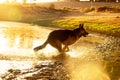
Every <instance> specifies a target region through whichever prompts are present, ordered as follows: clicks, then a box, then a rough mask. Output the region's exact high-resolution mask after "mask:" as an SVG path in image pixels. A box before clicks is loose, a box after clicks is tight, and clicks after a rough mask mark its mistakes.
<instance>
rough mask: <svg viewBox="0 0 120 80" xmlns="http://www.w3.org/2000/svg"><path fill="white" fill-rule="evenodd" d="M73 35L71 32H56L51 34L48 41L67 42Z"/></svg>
mask: <svg viewBox="0 0 120 80" xmlns="http://www.w3.org/2000/svg"><path fill="white" fill-rule="evenodd" d="M71 34H72V31H71V30H55V31H53V32H51V33H50V34H49V36H48V41H55V40H59V41H61V42H63V41H65V40H67V39H68V37H69V36H70V35H71Z"/></svg>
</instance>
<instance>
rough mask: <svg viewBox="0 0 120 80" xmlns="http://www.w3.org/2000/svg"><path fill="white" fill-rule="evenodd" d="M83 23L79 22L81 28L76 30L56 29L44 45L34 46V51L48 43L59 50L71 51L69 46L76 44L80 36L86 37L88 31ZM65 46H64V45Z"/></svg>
mask: <svg viewBox="0 0 120 80" xmlns="http://www.w3.org/2000/svg"><path fill="white" fill-rule="evenodd" d="M83 26H84V25H83V24H79V28H76V29H74V30H54V31H52V32H51V33H49V36H48V38H47V40H46V41H45V43H44V44H43V45H40V46H37V47H35V48H34V52H36V51H38V50H40V49H43V48H45V46H46V45H47V44H50V45H51V46H52V47H54V48H56V49H57V50H58V51H59V52H67V51H69V48H68V46H69V45H72V44H74V43H75V42H76V41H77V40H78V39H79V38H80V37H82V36H84V37H86V36H87V35H88V32H87V31H86V30H85V29H84V27H83ZM62 46H63V47H62Z"/></svg>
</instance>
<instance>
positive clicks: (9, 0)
mask: <svg viewBox="0 0 120 80" xmlns="http://www.w3.org/2000/svg"><path fill="white" fill-rule="evenodd" d="M55 1H57V0H35V1H34V0H26V3H40V2H55ZM0 3H23V0H16V1H14V0H0Z"/></svg>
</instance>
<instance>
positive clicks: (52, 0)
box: [36, 0, 57, 2]
mask: <svg viewBox="0 0 120 80" xmlns="http://www.w3.org/2000/svg"><path fill="white" fill-rule="evenodd" d="M54 1H57V0H36V2H54Z"/></svg>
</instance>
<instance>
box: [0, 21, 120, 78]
mask: <svg viewBox="0 0 120 80" xmlns="http://www.w3.org/2000/svg"><path fill="white" fill-rule="evenodd" d="M0 26H1V27H0V44H1V48H0V59H1V60H0V69H1V70H0V74H1V75H3V74H5V73H6V72H7V70H9V69H20V70H24V69H29V68H32V67H33V66H35V65H36V64H38V63H39V62H40V61H41V60H40V59H38V58H40V57H36V56H35V54H34V52H33V48H34V47H35V46H38V45H40V44H42V43H44V41H45V40H46V38H47V36H48V34H49V32H51V31H52V30H54V28H48V27H46V28H45V27H40V26H33V25H29V24H21V23H13V22H1V24H0ZM119 42H120V39H119V37H113V36H103V35H97V34H90V36H88V37H86V38H85V37H82V38H80V40H79V41H78V42H77V43H75V44H73V45H71V46H70V51H69V52H67V53H66V54H67V55H69V57H66V58H65V59H64V60H62V61H63V63H64V67H65V70H66V71H67V72H68V74H69V75H70V80H119V79H120V74H119V71H120V63H119V61H120V51H119V50H120V43H119ZM39 54H41V55H42V57H43V56H44V57H45V59H49V60H50V57H51V56H53V55H57V54H58V52H57V50H56V49H54V48H53V47H51V46H50V45H48V46H47V47H46V48H45V49H42V50H41V51H39ZM39 56H40V55H39ZM50 61H52V60H50ZM58 77H59V76H58Z"/></svg>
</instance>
